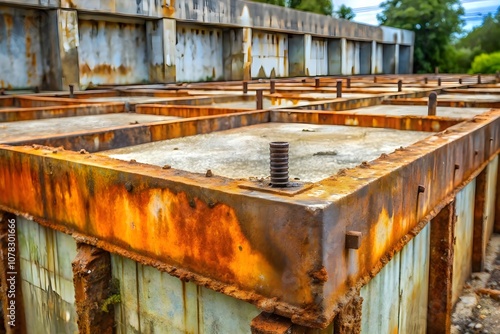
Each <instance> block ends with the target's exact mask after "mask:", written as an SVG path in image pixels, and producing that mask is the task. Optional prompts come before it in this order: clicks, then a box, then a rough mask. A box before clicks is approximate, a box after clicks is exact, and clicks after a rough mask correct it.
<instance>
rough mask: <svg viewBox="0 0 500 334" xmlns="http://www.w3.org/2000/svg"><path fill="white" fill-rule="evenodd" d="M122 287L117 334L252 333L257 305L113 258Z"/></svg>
mask: <svg viewBox="0 0 500 334" xmlns="http://www.w3.org/2000/svg"><path fill="white" fill-rule="evenodd" d="M111 261H112V267H113V277H114V278H116V279H118V281H119V283H120V295H121V303H120V305H119V306H118V307H117V308H116V309H115V310H116V313H115V317H116V319H115V321H116V324H117V333H118V334H124V333H172V334H175V333H179V334H181V333H195V334H202V333H250V322H251V320H252V319H253V318H254V317H256V316H257V315H258V314H259V313H260V311H259V310H258V309H257V308H256V307H255V306H253V305H251V304H248V303H245V302H243V301H240V300H237V299H235V298H231V297H228V296H225V295H222V294H220V293H217V292H214V291H212V290H208V289H206V288H203V287H200V286H197V285H195V284H194V283H187V282H183V281H181V280H180V279H178V278H176V277H172V276H170V275H169V274H167V273H163V272H160V271H158V270H157V269H155V268H152V267H148V266H143V265H141V264H138V263H137V262H134V261H132V260H129V259H127V258H124V257H121V256H118V255H113V256H112V260H111Z"/></svg>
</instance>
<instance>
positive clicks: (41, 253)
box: [17, 217, 78, 334]
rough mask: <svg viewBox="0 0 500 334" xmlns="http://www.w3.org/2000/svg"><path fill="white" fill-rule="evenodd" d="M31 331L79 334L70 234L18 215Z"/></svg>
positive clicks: (22, 275)
mask: <svg viewBox="0 0 500 334" xmlns="http://www.w3.org/2000/svg"><path fill="white" fill-rule="evenodd" d="M17 228H18V238H19V239H18V240H19V256H20V262H21V277H22V279H23V282H22V283H23V286H22V289H23V298H24V305H26V308H25V310H24V312H26V319H27V320H28V321H27V324H26V325H27V331H28V333H33V334H38V333H47V334H50V333H75V334H76V333H78V328H77V315H76V307H75V289H74V286H73V272H72V267H71V261H72V260H73V259H74V257H75V256H76V242H75V241H74V240H73V238H71V237H70V236H68V235H66V234H63V233H61V232H58V231H55V230H52V229H50V228H47V227H43V226H41V225H39V224H37V223H35V222H33V221H30V220H27V219H24V218H22V217H17Z"/></svg>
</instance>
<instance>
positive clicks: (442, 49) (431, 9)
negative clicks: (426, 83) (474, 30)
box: [377, 0, 464, 73]
mask: <svg viewBox="0 0 500 334" xmlns="http://www.w3.org/2000/svg"><path fill="white" fill-rule="evenodd" d="M380 7H381V8H382V13H381V14H378V15H377V19H378V20H379V22H380V24H382V25H387V26H391V27H395V28H401V29H407V30H412V31H414V32H415V54H414V71H415V72H417V73H423V72H427V73H430V72H433V69H434V67H436V66H442V65H443V64H446V49H447V47H448V46H449V45H450V41H451V37H452V35H453V34H456V33H459V32H460V31H461V29H462V26H463V23H464V22H463V20H462V18H461V16H462V15H463V14H464V9H463V7H462V6H461V4H460V0H431V1H421V0H388V1H386V2H383V3H382V4H381V5H380Z"/></svg>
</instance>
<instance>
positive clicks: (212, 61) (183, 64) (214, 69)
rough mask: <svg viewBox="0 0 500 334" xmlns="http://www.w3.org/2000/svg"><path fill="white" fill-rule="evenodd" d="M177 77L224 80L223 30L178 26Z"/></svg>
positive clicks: (179, 78)
mask: <svg viewBox="0 0 500 334" xmlns="http://www.w3.org/2000/svg"><path fill="white" fill-rule="evenodd" d="M176 33H177V43H176V60H175V68H176V73H177V74H176V80H177V81H180V82H186V81H187V82H190V81H217V80H224V59H223V53H222V50H223V47H222V36H223V34H222V29H215V28H206V27H201V26H194V25H180V24H178V25H177V32H176Z"/></svg>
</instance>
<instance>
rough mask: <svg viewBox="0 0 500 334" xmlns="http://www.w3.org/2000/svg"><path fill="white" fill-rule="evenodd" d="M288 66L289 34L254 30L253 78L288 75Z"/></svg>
mask: <svg viewBox="0 0 500 334" xmlns="http://www.w3.org/2000/svg"><path fill="white" fill-rule="evenodd" d="M288 68H289V67H288V35H285V34H279V33H271V32H264V31H255V30H254V31H253V34H252V78H277V77H286V76H288V73H289V72H288Z"/></svg>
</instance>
